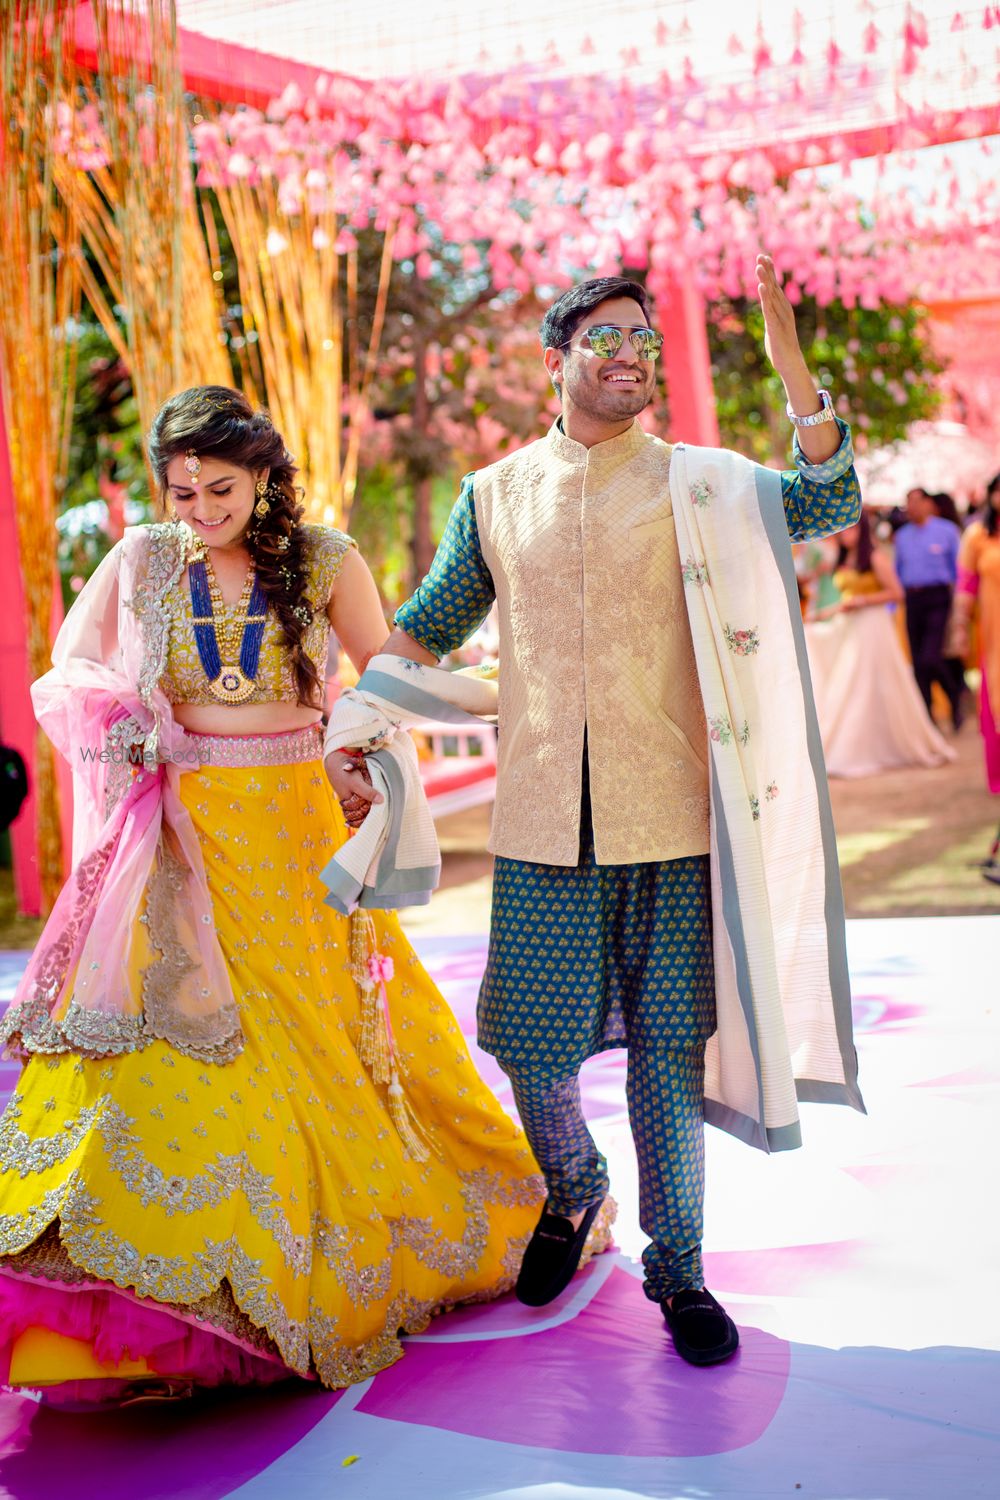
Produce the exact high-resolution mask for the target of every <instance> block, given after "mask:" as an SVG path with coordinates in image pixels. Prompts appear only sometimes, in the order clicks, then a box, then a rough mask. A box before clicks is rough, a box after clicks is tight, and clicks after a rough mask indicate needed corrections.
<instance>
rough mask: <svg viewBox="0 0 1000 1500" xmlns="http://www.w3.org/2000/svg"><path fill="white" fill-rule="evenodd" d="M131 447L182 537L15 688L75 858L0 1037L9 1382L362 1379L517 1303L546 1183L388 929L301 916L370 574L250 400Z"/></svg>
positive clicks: (116, 589)
mask: <svg viewBox="0 0 1000 1500" xmlns="http://www.w3.org/2000/svg"><path fill="white" fill-rule="evenodd" d="M149 451H150V457H151V462H152V466H153V469H154V471H155V473H156V476H157V479H158V481H159V483H160V485H161V486H162V491H163V494H164V496H165V497H169V499H170V502H171V503H172V506H173V511H174V517H175V518H174V520H173V521H172V522H169V523H160V524H156V525H152V526H140V527H135V528H133V529H132V530H131V531H129V532H127V533H126V535H125V538H124V539H123V541H122V542H120V543H119V544H118V545H117V546H116V547H115V548H114V550H113V551H112V553H111V554H110V555H109V557H108V558H107V559H106V560H105V561H104V562H103V563H102V565H101V566H100V568H99V569H98V570H97V572H96V574H95V575H94V577H93V578H92V579H91V581H90V582H89V583H88V585H87V587H86V588H85V589H84V590H83V592H82V593H81V595H80V597H79V599H78V600H77V602H76V603H75V604H74V606H73V608H72V609H71V611H70V613H69V615H68V616H67V619H66V622H65V624H64V626H63V628H62V631H61V632H60V635H59V638H58V640H57V642H56V645H55V649H54V651H53V662H54V665H53V668H52V671H51V672H49V673H47V674H46V676H45V677H43V678H41V680H40V681H39V682H37V683H36V684H35V688H34V701H35V706H36V709H37V711H38V715H39V719H40V722H41V723H42V725H43V727H44V728H45V730H46V732H47V733H48V734H49V735H50V737H51V738H52V740H53V741H54V742H55V744H56V745H57V747H58V748H59V750H60V751H61V752H62V754H63V755H64V756H66V757H67V759H68V760H69V761H70V762H71V765H72V769H73V772H74V781H75V787H74V791H75V809H76V830H75V839H74V844H75V848H74V855H75V864H74V869H73V873H72V875H71V877H70V880H69V882H68V883H67V885H66V887H65V889H64V890H63V892H62V894H61V896H60V897H59V900H58V902H57V904H56V907H55V909H54V911H53V913H52V916H51V918H50V920H49V923H48V925H47V927H46V929H45V932H44V934H43V936H42V938H41V940H40V942H39V944H38V947H37V949H36V951H35V953H34V955H33V956H32V959H31V961H30V963H29V967H28V970H27V972H26V974H25V976H24V979H23V981H22V984H21V986H20V988H19V990H18V993H17V995H16V997H15V1000H14V1003H13V1004H12V1005H11V1007H10V1010H9V1012H8V1014H7V1016H6V1018H5V1020H4V1022H3V1024H2V1028H0V1033H2V1037H3V1040H4V1042H5V1043H6V1045H7V1047H8V1048H9V1049H10V1050H11V1051H12V1052H14V1053H15V1054H16V1055H17V1056H19V1057H20V1058H22V1059H23V1061H24V1064H25V1066H24V1069H23V1072H22V1074H21V1078H20V1082H19V1083H18V1086H17V1088H16V1089H15V1091H14V1094H13V1097H12V1098H11V1101H10V1103H9V1105H8V1107H7V1110H6V1112H5V1114H4V1116H3V1119H2V1121H0V1362H2V1363H3V1365H4V1368H3V1369H2V1371H0V1380H3V1381H4V1382H5V1383H7V1384H8V1385H13V1386H15V1387H28V1388H31V1389H34V1390H38V1391H41V1392H42V1393H43V1395H45V1396H46V1397H47V1398H48V1399H50V1400H52V1401H57V1402H64V1403H65V1402H75V1403H79V1402H85V1403H91V1402H100V1401H102V1400H120V1399H122V1398H124V1397H127V1398H134V1397H141V1396H143V1395H146V1394H150V1393H152V1394H160V1395H173V1394H186V1393H188V1392H189V1391H191V1390H192V1389H194V1388H196V1387H199V1386H211V1385H218V1384H221V1383H249V1382H264V1381H271V1380H275V1379H281V1378H283V1377H286V1376H289V1375H297V1376H303V1377H308V1378H310V1379H318V1380H320V1381H322V1382H323V1383H324V1384H325V1385H327V1386H331V1387H339V1386H344V1385H347V1384H350V1383H351V1382H353V1381H357V1380H362V1379H364V1378H365V1377H367V1376H369V1375H372V1374H374V1373H375V1372H376V1371H378V1370H380V1369H383V1368H384V1367H385V1366H386V1365H389V1364H391V1363H392V1362H393V1361H394V1360H396V1359H398V1358H399V1356H400V1355H401V1353H402V1347H401V1344H400V1342H399V1334H400V1333H401V1332H404V1333H412V1332H417V1331H419V1330H420V1329H422V1328H424V1327H426V1325H427V1323H428V1322H429V1320H430V1318H431V1317H432V1316H433V1314H435V1313H436V1312H439V1311H441V1310H443V1309H445V1308H448V1307H451V1306H453V1305H455V1304H456V1303H460V1302H466V1301H479V1300H482V1299H484V1298H487V1297H494V1296H497V1295H499V1294H500V1293H502V1292H504V1291H506V1290H507V1289H508V1288H510V1287H511V1286H512V1285H513V1282H514V1278H515V1276H516V1274H517V1270H518V1266H519V1263H520V1259H521V1256H522V1253H523V1249H524V1246H525V1244H526V1243H527V1240H528V1238H529V1236H530V1233H531V1231H532V1229H533V1227H534V1224H535V1220H536V1219H537V1217H538V1210H539V1205H540V1204H541V1202H542V1200H543V1198H544V1195H545V1194H544V1185H543V1183H542V1181H541V1178H540V1177H539V1176H538V1175H537V1169H536V1167H535V1163H534V1161H533V1159H532V1157H531V1154H530V1152H529V1150H528V1147H527V1143H526V1141H525V1139H524V1136H523V1135H522V1134H521V1131H520V1130H519V1129H518V1128H517V1127H516V1126H515V1124H514V1123H513V1121H512V1120H511V1119H510V1118H508V1116H507V1115H506V1114H505V1113H504V1111H503V1110H502V1109H501V1108H500V1106H499V1104H498V1103H497V1102H496V1100H495V1099H494V1098H493V1097H492V1095H491V1094H490V1093H489V1091H488V1090H487V1088H486V1087H485V1085H484V1084H483V1083H482V1081H481V1080H480V1079H479V1077H478V1076H477V1074H476V1071H475V1068H474V1066H473V1063H472V1060H471V1058H470V1056H469V1052H468V1049H467V1047H466V1044H465V1042H464V1040H463V1039H462V1036H461V1034H460V1032H459V1030H458V1027H457V1025H456V1023H455V1020H454V1019H453V1017H452V1016H451V1014H450V1012H449V1010H448V1008H447V1006H446V1005H445V1003H444V1001H443V1000H442V998H441V996H440V994H439V993H438V992H437V990H436V989H435V988H434V986H433V984H432V983H431V980H430V979H429V977H428V975H427V974H426V973H425V972H424V970H423V968H422V967H421V965H420V963H419V962H418V960H417V958H416V955H415V954H414V952H413V950H412V949H411V948H410V945H409V943H408V942H407V941H406V938H405V936H404V935H403V932H402V929H401V928H400V926H399V923H398V921H397V919H396V918H395V916H393V915H391V914H384V913H374V914H368V913H355V915H354V916H352V917H344V916H341V915H339V914H338V913H337V912H336V911H334V910H333V909H332V908H331V907H330V906H329V905H326V904H325V902H324V897H325V894H326V891H325V887H324V886H323V885H322V883H321V881H320V880H319V872H320V870H321V869H322V868H323V866H324V865H325V864H326V863H327V861H328V860H329V858H330V856H331V854H332V852H333V851H334V850H335V849H336V848H337V847H338V846H339V845H341V844H342V843H343V842H344V840H345V839H346V838H347V837H348V830H347V825H346V823H345V819H344V815H343V814H342V813H341V810H340V806H339V804H338V802H337V800H336V799H335V797H334V796H333V792H332V789H331V786H330V784H329V782H328V780H327V778H326V776H325V775H324V763H323V758H322V730H321V724H320V716H321V712H322V696H321V673H322V668H323V664H324V663H325V661H326V654H327V644H328V637H329V633H330V629H331V626H332V627H333V628H334V629H335V630H336V634H337V636H338V638H339V640H340V641H341V642H342V644H343V646H344V649H345V650H346V651H347V653H348V655H349V656H350V657H351V658H352V660H353V661H354V662H355V664H356V666H357V667H358V669H359V670H360V669H361V668H362V666H363V665H364V662H365V661H366V660H367V659H368V657H369V656H371V655H372V654H373V653H374V652H376V651H378V649H379V648H380V647H381V645H382V644H383V642H384V640H385V636H386V626H385V619H384V616H383V614H382V610H381V606H380V604H379V599H378V595H377V593H376V590H375V585H374V583H373V582H372V578H371V574H370V573H369V571H368V569H367V567H366V565H365V563H364V562H363V561H362V559H361V557H360V555H359V553H358V552H357V550H356V549H355V548H354V546H353V543H352V542H351V540H350V538H349V537H347V536H345V535H344V534H343V533H341V532H339V531H333V530H330V529H327V528H325V527H322V526H315V525H309V524H305V523H304V522H303V520H302V508H301V506H300V505H299V504H298V501H297V498H296V491H295V488H294V485H293V477H294V474H295V467H294V463H293V461H292V459H291V457H290V455H289V454H288V453H287V451H286V449H285V445H284V442H283V441H282V438H281V435H280V434H279V433H278V432H277V431H276V430H275V428H274V426H273V425H272V423H271V421H270V420H269V418H268V417H267V416H266V415H265V414H264V413H262V412H255V411H253V410H252V409H251V408H250V406H249V404H248V403H247V401H246V400H245V399H244V397H243V396H242V395H241V394H240V393H239V392H237V391H230V390H227V389H225V388H223V387H214V386H208V387H200V388H197V389H195V390H189V391H185V392H183V393H182V394H180V395H178V396H175V397H173V398H172V399H171V400H170V401H168V402H167V403H166V405H165V406H164V407H163V409H162V410H161V411H160V413H159V414H158V416H157V418H156V420H155V422H154V425H153V430H152V433H151V436H150V444H149ZM348 818H349V819H352V809H351V807H350V806H348Z"/></svg>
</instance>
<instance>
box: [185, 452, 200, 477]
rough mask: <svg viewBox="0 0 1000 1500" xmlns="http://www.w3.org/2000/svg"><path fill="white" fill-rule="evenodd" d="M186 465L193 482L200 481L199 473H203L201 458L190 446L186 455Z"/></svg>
mask: <svg viewBox="0 0 1000 1500" xmlns="http://www.w3.org/2000/svg"><path fill="white" fill-rule="evenodd" d="M184 467H185V469H186V470H187V472H188V473H189V474H190V476H191V483H192V484H197V483H198V475H199V474H200V473H201V459H200V458H199V457H198V455H197V453H196V452H195V451H194V449H193V448H189V449H188V451H187V453H185V455H184Z"/></svg>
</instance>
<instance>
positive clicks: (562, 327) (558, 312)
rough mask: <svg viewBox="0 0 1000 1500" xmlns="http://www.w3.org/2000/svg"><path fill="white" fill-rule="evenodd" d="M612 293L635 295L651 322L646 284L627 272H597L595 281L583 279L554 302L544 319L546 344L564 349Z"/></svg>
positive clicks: (618, 295) (544, 341)
mask: <svg viewBox="0 0 1000 1500" xmlns="http://www.w3.org/2000/svg"><path fill="white" fill-rule="evenodd" d="M611 297H631V298H632V301H633V302H637V303H638V304H639V306H640V307H641V309H642V315H643V317H644V318H645V319H646V322H647V323H648V322H649V298H648V297H647V295H646V289H645V287H642V286H640V285H639V283H638V282H637V281H629V280H628V278H627V277H625V276H595V277H594V279H593V280H592V281H581V283H580V285H579V286H575V287H573V288H572V289H571V290H570V291H568V292H564V293H563V295H562V296H561V297H560V298H559V300H558V302H553V304H552V306H551V307H550V308H549V310H548V312H547V313H546V314H545V317H544V318H543V319H542V326H541V329H540V333H541V339H542V348H543V349H561V348H562V346H563V345H564V344H568V343H569V341H570V339H571V338H572V337H573V335H574V333H575V332H576V330H577V329H578V328H579V326H580V324H581V323H582V322H583V320H584V318H585V317H586V316H587V314H588V313H589V312H590V311H592V309H593V308H595V307H597V305H598V304H599V303H601V302H607V301H608V300H609V298H611Z"/></svg>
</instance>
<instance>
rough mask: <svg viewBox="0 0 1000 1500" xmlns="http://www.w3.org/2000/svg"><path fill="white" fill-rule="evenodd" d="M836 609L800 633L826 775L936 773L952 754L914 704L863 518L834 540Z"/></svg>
mask: <svg viewBox="0 0 1000 1500" xmlns="http://www.w3.org/2000/svg"><path fill="white" fill-rule="evenodd" d="M838 540H839V542H840V554H839V559H838V563H839V565H838V567H837V570H836V572H835V573H834V582H835V583H836V585H837V588H838V590H839V592H840V603H839V604H838V605H834V606H833V607H832V608H830V609H828V610H826V611H824V612H822V614H823V615H825V616H826V618H820V619H819V620H817V621H816V622H815V623H812V624H810V625H808V626H807V627H806V640H807V643H808V647H809V662H810V666H811V668H812V676H813V690H814V693H815V697H816V711H817V715H818V717H819V725H820V733H821V734H822V737H823V752H824V755H825V757H826V768H827V771H828V773H829V775H831V776H842V777H856V776H872V775H875V774H876V773H877V772H879V771H888V770H892V769H895V768H897V767H900V766H939V765H942V764H943V763H944V762H945V761H948V760H954V758H955V752H954V750H952V749H951V747H950V746H949V745H947V744H946V743H945V741H944V740H943V739H942V738H941V735H940V734H939V733H938V731H937V729H936V728H935V727H934V725H933V724H932V723H931V721H930V720H929V719H928V717H927V714H926V713H925V712H924V709H923V706H922V704H921V702H920V695H919V693H918V692H917V689H916V685H915V683H914V680H913V675H912V673H911V672H910V669H909V667H908V666H907V662H906V656H905V654H904V652H903V648H902V645H901V644H900V641H899V637H898V635H897V633H896V628H895V625H894V623H893V620H892V618H891V615H890V609H889V607H890V605H893V604H899V603H902V599H903V590H902V587H901V585H900V582H899V579H898V578H897V577H896V574H895V572H894V571H893V567H892V563H891V562H890V560H889V556H888V554H887V553H886V552H885V551H884V550H883V549H882V548H881V547H879V546H878V545H877V544H876V543H875V542H874V539H873V537H872V533H871V526H870V522H869V517H868V514H867V512H865V511H862V513H861V519H860V521H859V522H858V524H857V525H856V526H850V527H848V529H847V530H846V531H842V532H841V533H840V536H839V538H838Z"/></svg>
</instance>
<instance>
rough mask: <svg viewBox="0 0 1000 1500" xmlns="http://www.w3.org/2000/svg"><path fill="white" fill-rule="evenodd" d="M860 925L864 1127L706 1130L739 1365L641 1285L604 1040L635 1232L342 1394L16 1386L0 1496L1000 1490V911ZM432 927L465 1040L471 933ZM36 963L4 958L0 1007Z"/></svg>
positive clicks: (714, 1279)
mask: <svg viewBox="0 0 1000 1500" xmlns="http://www.w3.org/2000/svg"><path fill="white" fill-rule="evenodd" d="M439 899H443V898H439ZM849 944H850V953H851V967H852V972H853V975H854V987H855V1016H856V1030H857V1036H858V1046H859V1052H860V1056H861V1081H862V1088H863V1090H864V1094H865V1098H866V1102H867V1105H868V1110H869V1114H868V1116H867V1117H862V1116H860V1115H856V1114H854V1113H853V1112H852V1111H848V1110H843V1109H834V1108H829V1107H823V1106H810V1105H807V1106H805V1107H804V1111H803V1113H804V1134H805V1141H806V1144H805V1148H804V1149H803V1150H802V1151H798V1152H792V1153H789V1154H787V1155H778V1156H774V1157H771V1158H766V1157H764V1156H762V1155H760V1154H759V1153H757V1152H752V1151H750V1150H748V1149H747V1148H746V1147H742V1146H738V1145H736V1144H735V1143H733V1142H731V1141H730V1140H729V1139H728V1138H725V1137H723V1136H721V1135H719V1134H718V1133H717V1132H715V1131H710V1132H709V1166H708V1171H709V1196H708V1219H707V1236H706V1249H707V1257H706V1264H707V1277H708V1283H709V1286H710V1287H711V1288H712V1290H713V1291H714V1292H715V1293H716V1295H717V1296H719V1297H720V1299H721V1300H723V1301H724V1302H725V1304H726V1305H727V1306H728V1308H729V1310H730V1312H731V1313H732V1314H733V1315H734V1316H735V1318H736V1320H737V1322H738V1323H739V1325H740V1328H741V1332H742V1339H743V1343H742V1348H741V1350H740V1353H739V1355H738V1356H737V1358H736V1359H735V1360H734V1361H733V1362H731V1363H730V1364H728V1365H726V1366H723V1367H721V1368H718V1369H715V1370H694V1369H691V1368H689V1367H688V1366H686V1365H684V1364H683V1363H682V1362H681V1361H680V1360H679V1359H678V1358H677V1356H676V1355H675V1354H674V1353H673V1351H672V1349H671V1348H670V1346H669V1341H668V1339H667V1337H666V1334H665V1332H664V1330H663V1327H662V1323H661V1321H660V1315H659V1311H658V1309H657V1308H656V1307H655V1306H654V1305H653V1304H651V1303H649V1302H647V1301H646V1300H645V1298H644V1297H643V1295H642V1288H641V1280H640V1277H639V1274H638V1267H637V1263H636V1257H637V1256H638V1253H639V1250H640V1249H641V1244H642V1240H641V1236H640V1233H639V1230H638V1226H637V1224H636V1187H635V1166H634V1160H633V1158H632V1153H631V1147H630V1143H629V1136H628V1128H627V1121H626V1117H625V1098H624V1057H623V1055H622V1054H620V1053H611V1054H605V1055H604V1056H603V1057H602V1058H600V1059H597V1060H596V1061H595V1062H593V1063H591V1064H590V1065H589V1068H588V1070H587V1072H586V1073H585V1075H584V1078H585V1095H586V1099H587V1106H588V1112H589V1114H590V1116H591V1118H592V1119H593V1121H594V1126H595V1134H596V1135H597V1136H598V1139H599V1142H600V1144H601V1146H602V1149H603V1150H604V1151H605V1153H606V1154H607V1156H608V1158H609V1161H610V1162H611V1164H612V1172H613V1191H614V1192H615V1196H616V1197H617V1198H618V1201H619V1204H620V1217H619V1225H618V1243H619V1246H620V1250H619V1251H618V1252H617V1253H615V1254H608V1255H605V1256H603V1257H601V1258H600V1259H599V1260H598V1261H597V1262H595V1263H594V1264H592V1265H591V1266H590V1267H589V1268H588V1269H587V1270H586V1271H585V1272H583V1273H581V1274H580V1275H579V1276H578V1277H577V1278H576V1280H575V1281H574V1282H573V1284H572V1285H571V1287H570V1288H569V1290H568V1291H567V1292H566V1293H565V1294H564V1296H563V1297H562V1298H561V1299H560V1300H559V1301H558V1302H557V1303H555V1304H553V1305H552V1306H551V1307H549V1308H544V1309H541V1310H539V1311H537V1312H532V1311H530V1310H528V1309H526V1308H522V1307H520V1305H519V1304H517V1303H516V1302H515V1301H514V1300H513V1299H511V1298H508V1299H505V1300H504V1301H502V1302H499V1303H494V1304H491V1305H490V1306H487V1307H481V1308H474V1309H470V1310H468V1311H465V1312H460V1313H455V1314H452V1315H450V1316H449V1317H447V1318H443V1319H441V1320H440V1321H438V1322H437V1323H435V1324H434V1325H433V1326H432V1328H431V1330H430V1331H429V1332H428V1333H426V1334H424V1335H422V1336H421V1337H419V1338H415V1339H411V1340H409V1341H408V1353H407V1356H406V1358H405V1359H403V1360H402V1361H400V1363H398V1364H397V1365H395V1366H394V1367H393V1368H392V1369H390V1370H387V1371H385V1372H384V1373H383V1374H382V1375H379V1376H378V1377H377V1378H376V1379H375V1380H373V1381H368V1382H367V1383H365V1384H363V1385H360V1386H356V1387H354V1388H352V1389H351V1390H349V1391H347V1392H343V1393H339V1394H331V1393H322V1392H318V1391H309V1390H307V1389H302V1388H296V1389H294V1390H291V1389H290V1390H283V1391H281V1392H280V1393H271V1394H261V1395H255V1396H242V1397H225V1398H221V1399H215V1400H212V1401H207V1402H204V1403H201V1404H198V1405H196V1406H195V1405H192V1406H188V1407H178V1408H167V1407H162V1408H150V1407H145V1408H135V1409H133V1410H130V1411H126V1412H122V1413H116V1414H113V1415H110V1414H109V1415H102V1416H89V1417H87V1416H67V1415H59V1414H56V1413H52V1412H49V1411H46V1410H44V1409H41V1408H39V1407H38V1406H37V1405H36V1404H35V1403H34V1402H32V1401H31V1400H29V1399H28V1398H26V1397H21V1396H12V1395H5V1396H0V1495H3V1496H12V1497H17V1500H53V1497H56V1496H60V1497H67V1500H178V1497H184V1500H189V1497H190V1500H223V1497H236V1496H239V1497H240V1500H277V1497H282V1500H284V1497H287V1496H294V1497H295V1500H330V1497H338V1500H339V1497H345V1500H347V1497H364V1500H397V1497H398V1500H647V1497H648V1500H710V1497H715V1496H721V1497H740V1500H776V1497H780V1496H788V1497H790V1500H791V1497H795V1500H798V1497H799V1496H801V1497H802V1500H971V1497H975V1496H989V1497H995V1496H997V1495H1000V1296H998V1294H997V1280H998V1278H997V1273H998V1268H1000V1231H998V1228H997V1224H998V1218H1000V1215H998V1213H997V1208H996V1193H997V1182H998V1173H997V1167H996V1155H997V1149H998V1139H1000V917H957V918H943V919H940V920H898V921H867V922H854V923H852V924H850V927H849ZM419 946H420V949H421V952H422V954H423V956H424V957H425V959H426V961H427V962H428V965H429V967H430V968H431V970H432V972H433V973H434V975H435V977H436V978H437V980H438V982H439V983H440V984H441V986H442V988H443V990H444V992H445V994H446V995H447V997H448V999H449V1001H450V1003H451V1004H452V1005H453V1007H454V1008H455V1010H456V1012H457V1014H458V1016H459V1018H460V1020H461V1022H462V1025H463V1027H464V1028H465V1029H466V1030H467V1031H469V1032H471V1031H472V1029H473V1024H474V1005H475V991H476V985H477V982H478V978H479V974H480V973H481V970H482V964H483V958H484V942H483V939H482V938H479V937H459V938H455V939H444V938H439V937H435V938H424V939H422V940H420V941H419ZM23 960H24V955H23V954H14V953H7V954H0V999H7V998H9V997H10V994H11V993H12V992H13V987H14V984H15V982H16V978H17V975H18V974H19V973H20V970H21V967H22V964H23ZM478 1059H479V1061H480V1063H481V1065H482V1068H483V1071H484V1073H485V1074H486V1076H487V1078H488V1079H489V1081H490V1082H491V1083H492V1084H493V1086H494V1087H495V1088H496V1089H497V1091H498V1092H499V1093H500V1095H501V1097H502V1098H503V1099H504V1102H505V1103H507V1104H509V1103H510V1095H509V1091H508V1090H506V1087H505V1080H504V1079H503V1078H502V1076H501V1075H499V1074H498V1072H497V1070H496V1068H495V1065H494V1064H493V1063H492V1061H491V1059H489V1058H485V1057H483V1056H482V1055H481V1054H478ZM12 1077H13V1070H12V1068H11V1066H10V1065H5V1066H4V1068H3V1070H2V1072H0V1086H2V1088H3V1090H4V1092H6V1089H8V1088H9V1086H10V1082H11V1079H12Z"/></svg>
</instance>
